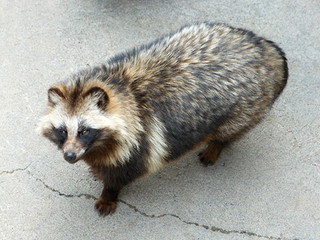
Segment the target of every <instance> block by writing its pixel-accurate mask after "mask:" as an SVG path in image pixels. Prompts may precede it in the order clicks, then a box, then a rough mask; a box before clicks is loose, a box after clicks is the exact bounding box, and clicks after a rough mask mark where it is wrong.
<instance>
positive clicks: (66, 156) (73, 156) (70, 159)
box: [64, 152, 77, 162]
mask: <svg viewBox="0 0 320 240" xmlns="http://www.w3.org/2000/svg"><path fill="white" fill-rule="evenodd" d="M76 158H77V155H76V154H75V153H74V152H66V153H65V154H64V159H65V160H67V161H68V162H74V160H76Z"/></svg>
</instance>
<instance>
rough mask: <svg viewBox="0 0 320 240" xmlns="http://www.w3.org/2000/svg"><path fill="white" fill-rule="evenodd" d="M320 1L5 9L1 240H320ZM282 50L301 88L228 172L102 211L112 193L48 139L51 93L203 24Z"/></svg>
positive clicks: (156, 184)
mask: <svg viewBox="0 0 320 240" xmlns="http://www.w3.org/2000/svg"><path fill="white" fill-rule="evenodd" d="M319 19H320V1H318V0H305V1H299V0H291V1H282V0H270V1H260V0H256V1H255V0H243V1H234V0H224V1H220V0H217V1H210V0H198V1H192V0H181V1H168V0H165V1H154V0H149V1H146V0H109V1H107V0H105V1H98V0H78V1H76V0H70V1H59V0H51V1H40V0H38V1H36V0H33V1H5V0H1V1H0V42H1V44H0V64H1V69H0V84H1V85H0V101H1V116H0V123H1V131H0V139H1V144H0V149H1V150H0V151H1V158H0V172H1V173H0V239H28V240H29V239H48V240H49V239H139V240H140V239H221V240H225V239H226V240H231V239H232V240H235V239H245V240H262V239H281V240H282V239H283V240H284V239H291V240H292V239H299V240H302V239H306V240H317V239H320V204H319V202H320V200H319V199H320V160H319V159H320V157H319V155H320V146H319V139H320V118H319V116H320V80H319V76H320V67H319V61H320V47H319V46H320V38H319V36H320V28H319ZM203 20H208V21H214V22H226V23H229V24H231V25H233V26H237V27H242V28H247V29H251V30H253V31H254V32H256V33H258V34H259V35H261V36H264V37H267V38H269V39H271V40H273V41H275V42H276V43H278V44H279V45H280V46H281V47H282V48H283V50H284V51H285V52H286V54H287V57H288V60H289V68H290V78H289V83H288V85H287V88H286V89H285V91H284V93H283V95H282V96H281V97H280V99H279V101H277V103H276V104H275V106H274V108H273V110H272V111H271V113H270V114H269V115H268V117H267V118H266V119H265V120H264V121H263V122H262V123H261V124H260V125H259V126H258V127H257V128H255V129H254V130H253V131H251V132H250V133H249V134H248V135H246V136H245V137H244V138H242V139H241V140H240V141H238V142H236V143H234V144H232V145H231V146H230V147H228V148H227V149H226V150H225V151H224V152H223V154H222V156H221V158H220V160H219V161H218V162H217V164H216V165H215V166H214V167H209V168H203V167H202V166H201V165H200V164H199V162H198V160H197V157H196V153H191V154H189V155H188V156H186V157H185V158H184V159H182V160H181V161H179V162H176V163H173V164H172V165H170V166H168V167H167V168H165V169H163V170H162V171H160V172H158V173H157V174H154V175H152V176H149V177H146V178H142V179H140V180H139V181H137V182H135V183H133V184H132V185H130V186H128V187H126V188H125V189H124V190H123V191H122V193H121V195H120V199H121V200H120V203H119V206H118V210H117V212H116V213H115V214H114V215H113V216H110V217H106V218H100V217H99V216H98V215H97V214H96V213H95V212H94V209H93V204H94V201H95V199H96V198H97V197H98V196H99V194H100V191H101V188H102V184H101V183H100V182H98V181H95V180H94V178H93V177H92V176H91V175H90V174H89V172H88V169H87V166H86V165H85V164H84V163H78V164H76V165H69V164H68V163H67V162H66V161H64V160H63V158H62V155H61V153H59V152H58V151H57V150H56V148H55V147H54V146H53V145H52V144H51V143H49V142H48V141H46V140H44V139H43V138H41V137H39V136H37V135H36V133H35V128H36V124H37V122H38V119H39V117H40V116H41V114H42V112H43V111H44V107H45V103H46V98H47V97H46V91H47V88H48V87H49V86H50V85H51V84H53V83H55V82H57V81H60V80H63V79H64V78H66V77H67V76H69V74H70V73H72V72H75V71H77V70H79V69H81V68H84V67H85V66H86V65H88V64H89V65H94V64H96V63H101V62H103V61H104V60H105V59H106V58H107V57H108V56H111V55H113V54H115V53H118V52H121V51H123V50H124V49H128V48H130V47H133V46H136V45H138V44H142V43H147V42H148V41H151V40H153V39H155V38H156V37H158V36H160V35H161V34H163V33H167V32H169V31H172V30H175V29H177V28H179V27H180V26H182V25H185V24H186V23H191V22H195V21H203Z"/></svg>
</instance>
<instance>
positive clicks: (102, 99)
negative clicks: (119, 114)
mask: <svg viewBox="0 0 320 240" xmlns="http://www.w3.org/2000/svg"><path fill="white" fill-rule="evenodd" d="M83 97H84V98H87V97H91V98H92V99H91V100H92V101H93V102H94V103H95V104H96V105H97V106H98V107H99V108H100V109H102V110H104V109H105V108H106V107H107V105H108V103H109V97H108V94H107V93H106V91H105V90H103V89H102V88H100V87H92V88H90V89H89V90H88V91H87V92H86V93H85V94H84V95H83Z"/></svg>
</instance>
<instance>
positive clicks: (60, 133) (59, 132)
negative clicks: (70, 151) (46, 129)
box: [52, 126, 68, 147]
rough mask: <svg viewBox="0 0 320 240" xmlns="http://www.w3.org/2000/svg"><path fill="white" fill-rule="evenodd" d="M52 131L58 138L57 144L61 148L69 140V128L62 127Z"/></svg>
mask: <svg viewBox="0 0 320 240" xmlns="http://www.w3.org/2000/svg"><path fill="white" fill-rule="evenodd" d="M52 130H53V132H54V134H55V136H56V141H55V142H56V143H57V144H58V146H59V147H61V146H62V145H63V144H64V142H65V141H66V140H67V137H68V132H67V128H66V127H65V126H62V127H59V128H55V127H53V129H52Z"/></svg>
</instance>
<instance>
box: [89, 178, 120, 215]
mask: <svg viewBox="0 0 320 240" xmlns="http://www.w3.org/2000/svg"><path fill="white" fill-rule="evenodd" d="M119 192H120V189H112V188H110V187H109V186H108V184H106V183H104V187H103V191H102V193H101V196H100V198H99V199H98V200H97V201H96V203H95V209H96V210H97V212H98V213H99V215H100V216H103V217H105V216H107V215H109V214H113V213H114V212H115V211H116V208H117V201H118V194H119Z"/></svg>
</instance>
